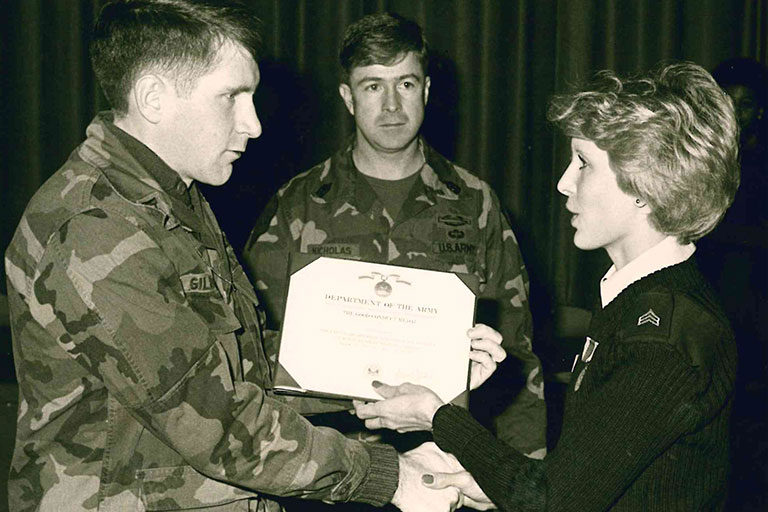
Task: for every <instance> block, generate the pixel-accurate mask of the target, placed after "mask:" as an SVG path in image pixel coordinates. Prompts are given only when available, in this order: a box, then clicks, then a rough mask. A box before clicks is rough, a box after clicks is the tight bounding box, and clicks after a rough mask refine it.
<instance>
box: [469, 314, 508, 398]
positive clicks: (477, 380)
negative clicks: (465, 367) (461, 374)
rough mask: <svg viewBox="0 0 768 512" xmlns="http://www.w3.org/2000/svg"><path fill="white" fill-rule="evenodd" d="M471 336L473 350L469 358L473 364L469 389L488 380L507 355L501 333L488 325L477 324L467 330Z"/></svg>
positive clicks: (470, 370) (470, 369)
mask: <svg viewBox="0 0 768 512" xmlns="http://www.w3.org/2000/svg"><path fill="white" fill-rule="evenodd" d="M467 336H469V337H470V338H471V343H472V350H471V351H470V352H469V358H470V359H471V360H472V364H471V365H470V368H469V372H470V373H469V389H477V388H479V387H480V385H481V384H482V383H483V382H485V381H486V380H488V377H490V376H491V375H492V374H493V372H495V371H496V366H497V365H498V364H499V363H500V362H502V361H503V360H504V359H506V357H507V353H506V352H505V351H504V349H503V348H501V340H502V337H501V334H499V333H498V332H496V331H495V330H493V329H491V328H490V327H488V326H487V325H483V324H477V325H475V326H474V327H472V328H471V329H470V330H469V331H467Z"/></svg>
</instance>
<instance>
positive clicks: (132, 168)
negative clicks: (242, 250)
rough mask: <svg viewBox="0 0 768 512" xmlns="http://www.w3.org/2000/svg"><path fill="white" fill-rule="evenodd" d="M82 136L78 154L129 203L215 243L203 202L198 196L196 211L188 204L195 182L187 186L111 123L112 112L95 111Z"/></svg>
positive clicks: (208, 243) (170, 225)
mask: <svg viewBox="0 0 768 512" xmlns="http://www.w3.org/2000/svg"><path fill="white" fill-rule="evenodd" d="M118 131H120V133H118ZM86 136H87V138H86V140H85V142H83V144H82V145H81V146H80V148H79V150H78V151H79V156H80V157H81V158H82V159H83V160H85V161H86V162H88V163H89V164H91V165H93V166H95V167H96V168H98V169H99V170H101V172H102V174H103V176H104V177H105V178H106V180H107V181H108V182H109V184H110V185H111V187H112V188H113V189H114V190H115V192H116V193H117V194H119V195H120V196H121V197H122V198H123V199H125V200H126V201H129V202H131V203H134V204H137V205H142V206H145V207H149V208H154V209H156V210H158V211H160V212H161V213H162V214H163V215H164V216H165V220H164V226H165V228H166V229H168V230H170V229H173V228H176V227H177V226H181V227H182V228H183V229H186V230H187V231H190V232H192V233H194V234H196V235H197V237H198V239H199V240H200V241H201V243H203V244H204V245H205V246H206V247H210V248H214V247H216V245H217V244H216V243H215V240H213V239H212V236H213V235H212V234H211V233H210V230H209V229H208V228H207V227H206V224H205V222H204V219H203V216H204V215H206V214H207V213H208V212H207V210H208V208H207V203H206V202H205V200H204V199H202V198H200V201H199V203H200V206H201V208H198V209H197V210H199V211H196V210H195V209H193V207H192V204H193V202H194V201H192V200H191V197H192V196H195V195H196V194H199V192H198V191H197V189H196V185H195V184H194V183H193V184H192V185H191V187H190V189H189V190H187V188H186V186H184V182H183V181H182V180H181V178H180V177H179V176H178V174H177V173H176V172H175V171H174V170H173V169H171V168H170V167H168V165H167V164H166V163H165V162H163V160H162V159H161V158H160V157H159V156H157V155H156V154H155V153H154V152H152V151H151V150H150V149H149V148H147V147H146V146H145V145H144V144H143V143H141V141H139V140H137V139H135V138H134V137H132V136H131V135H129V134H127V133H125V132H122V130H120V129H119V128H117V127H116V126H115V125H114V113H113V112H111V111H106V112H100V113H99V114H97V115H96V117H95V118H94V119H93V121H92V122H91V124H90V125H89V126H88V128H87V130H86ZM174 176H175V178H174ZM179 184H181V186H180V185H179ZM211 215H212V213H211Z"/></svg>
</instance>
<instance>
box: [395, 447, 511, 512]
mask: <svg viewBox="0 0 768 512" xmlns="http://www.w3.org/2000/svg"><path fill="white" fill-rule="evenodd" d="M399 459H400V477H399V482H398V485H397V491H396V492H395V495H394V497H393V498H392V503H393V504H394V505H395V506H396V507H397V508H399V509H400V510H402V511H403V512H432V511H435V512H437V511H445V510H450V511H453V510H456V509H458V508H461V507H463V506H467V507H470V508H474V509H477V510H489V509H495V508H496V507H495V506H494V504H493V503H492V502H491V500H489V499H488V497H487V496H486V495H485V493H484V492H483V491H482V490H481V489H480V487H479V486H478V485H477V482H475V479H474V478H472V475H470V474H469V473H468V472H466V471H465V470H464V468H463V467H462V466H461V464H460V463H459V461H458V460H456V457H454V456H453V455H451V454H449V453H445V452H444V451H442V450H440V448H438V447H437V445H436V444H435V443H432V442H429V443H424V444H423V445H421V446H419V447H418V448H415V449H413V450H410V451H408V452H406V453H403V454H401V455H400V456H399Z"/></svg>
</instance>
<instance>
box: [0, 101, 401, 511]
mask: <svg viewBox="0 0 768 512" xmlns="http://www.w3.org/2000/svg"><path fill="white" fill-rule="evenodd" d="M111 119H112V118H111V114H108V113H107V114H100V115H99V116H97V118H96V119H95V120H94V121H93V122H92V124H91V125H90V126H89V127H88V130H87V140H86V141H85V142H84V143H83V144H82V145H81V146H79V147H78V148H77V149H76V150H75V151H74V152H73V153H72V155H71V156H70V158H69V160H68V161H67V162H66V163H65V165H64V166H63V167H62V168H61V169H60V170H59V171H57V172H56V173H55V174H54V175H53V176H52V177H51V178H50V179H49V180H48V181H47V182H46V183H45V184H44V185H43V186H42V187H41V189H40V190H39V191H38V192H37V193H36V195H35V196H34V198H33V199H32V200H31V202H30V204H29V205H28V207H27V210H26V212H25V214H24V216H23V218H22V220H21V222H20V224H19V227H18V229H17V231H16V234H15V236H14V238H13V241H12V242H11V245H10V246H9V248H8V251H7V253H6V260H5V264H6V271H7V276H8V295H9V302H10V313H11V323H12V334H13V343H14V358H15V361H16V365H17V372H18V376H19V388H20V402H19V411H18V431H17V434H16V435H17V437H16V446H15V452H14V457H13V463H12V467H11V470H10V479H9V497H10V508H11V510H13V511H15V512H20V511H26V510H55V511H62V510H78V511H83V510H85V511H89V510H119V511H125V510H133V511H135V510H183V509H197V508H198V507H205V510H217V511H218V510H262V511H276V510H280V508H281V507H280V505H278V504H277V503H276V502H275V501H273V500H272V499H270V497H271V496H276V495H287V496H300V497H304V498H312V499H322V500H327V501H349V500H353V501H361V502H367V503H372V504H375V505H383V504H384V503H386V502H388V501H389V500H390V499H391V496H392V494H393V493H394V490H395V488H396V487H397V458H396V453H395V452H394V450H392V449H391V448H390V447H386V446H375V445H366V444H363V443H360V442H356V441H352V440H349V439H346V438H345V437H343V436H342V435H340V434H339V433H338V432H336V431H334V430H332V429H327V428H316V427H313V426H312V425H311V424H309V423H308V422H307V421H306V420H305V419H304V418H303V417H302V416H301V415H299V414H298V413H296V411H294V410H293V409H291V408H290V407H289V406H287V405H285V404H284V403H282V402H279V401H276V400H274V399H273V398H271V397H269V396H267V395H266V394H265V391H264V388H265V387H267V386H268V384H269V374H270V369H269V366H268V363H267V360H266V357H265V353H264V350H263V345H262V340H261V325H260V324H261V323H262V322H263V315H262V314H261V313H260V312H259V310H258V309H257V301H256V296H255V294H254V291H253V288H252V285H251V284H250V283H249V281H248V279H247V278H246V276H245V274H244V272H243V270H242V268H241V267H240V265H239V264H238V262H237V260H236V258H235V256H234V254H233V251H232V248H231V247H230V246H229V245H228V243H227V242H226V239H225V238H224V236H223V234H222V233H221V231H220V229H219V226H218V224H217V222H216V219H215V217H214V215H213V213H212V212H211V210H210V208H209V207H208V204H207V203H206V202H205V200H204V199H203V198H202V195H200V194H199V192H198V190H197V187H196V186H195V185H194V184H193V185H192V187H191V188H190V197H191V198H192V200H191V204H192V206H193V208H190V207H189V206H188V205H186V204H183V202H181V201H179V200H178V198H177V197H173V196H172V195H169V194H168V193H166V191H164V190H163V189H162V187H161V186H160V185H159V184H158V181H157V180H156V179H155V178H154V177H153V174H152V172H151V169H146V168H143V167H142V166H141V165H139V163H138V161H137V159H136V158H135V155H132V154H131V153H130V152H129V151H127V150H126V148H125V146H123V145H122V144H121V143H120V140H119V139H118V138H117V137H116V136H115V131H116V130H117V129H116V128H115V127H114V125H112V123H111ZM147 151H149V150H147ZM150 154H151V153H150ZM152 155H153V154H152ZM153 156H154V155H153ZM154 157H155V158H156V160H157V165H158V166H164V165H165V164H163V163H162V161H161V160H160V159H159V158H157V157H156V156H154ZM165 169H166V170H167V171H169V172H173V171H171V170H170V169H169V168H167V167H165ZM262 496H265V497H262Z"/></svg>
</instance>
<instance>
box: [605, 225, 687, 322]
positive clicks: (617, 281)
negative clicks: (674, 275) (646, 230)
mask: <svg viewBox="0 0 768 512" xmlns="http://www.w3.org/2000/svg"><path fill="white" fill-rule="evenodd" d="M695 250H696V246H694V245H693V244H686V245H680V244H679V243H678V241H677V238H675V237H673V236H668V237H666V238H665V239H664V240H662V241H661V242H659V243H658V244H656V245H654V246H653V247H651V248H650V249H648V250H647V251H645V252H644V253H642V254H641V255H640V256H638V257H637V258H635V259H634V260H632V261H630V262H629V263H627V264H626V265H625V266H624V267H622V268H621V270H616V266H615V265H612V266H611V268H609V269H608V272H606V273H605V275H604V276H603V278H602V279H601V280H600V300H601V301H602V305H603V307H605V306H607V305H608V304H609V303H610V302H611V301H612V300H613V299H615V298H616V297H617V296H618V295H619V294H620V293H621V291H622V290H623V289H624V288H626V287H627V286H629V285H631V284H632V283H634V282H635V281H639V280H640V279H642V278H643V277H645V276H647V275H649V274H652V273H654V272H656V271H657V270H661V269H663V268H666V267H671V266H672V265H677V264H678V263H682V262H683V261H685V260H687V259H688V258H690V257H691V255H692V254H693V253H694V251H695Z"/></svg>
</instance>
